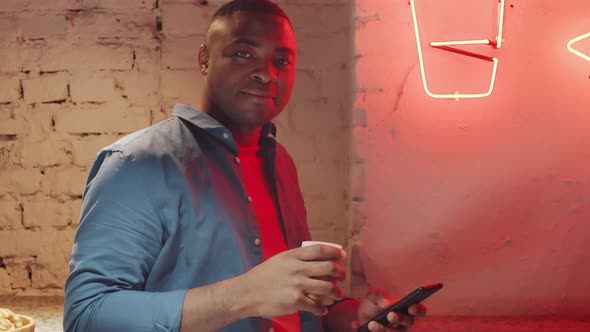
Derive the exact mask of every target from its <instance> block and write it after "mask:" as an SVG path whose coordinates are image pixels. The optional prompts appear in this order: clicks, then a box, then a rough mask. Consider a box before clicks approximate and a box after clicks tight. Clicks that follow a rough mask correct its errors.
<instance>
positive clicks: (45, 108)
mask: <svg viewBox="0 0 590 332" xmlns="http://www.w3.org/2000/svg"><path fill="white" fill-rule="evenodd" d="M63 108H64V106H63V105H62V104H36V105H29V107H28V108H27V109H26V110H25V111H23V112H22V113H21V114H22V115H23V117H24V118H25V121H26V122H27V124H28V126H29V130H28V131H27V133H28V134H29V137H31V138H38V137H47V136H48V135H50V134H51V133H53V117H54V116H55V114H57V112H58V111H60V110H62V109H63Z"/></svg>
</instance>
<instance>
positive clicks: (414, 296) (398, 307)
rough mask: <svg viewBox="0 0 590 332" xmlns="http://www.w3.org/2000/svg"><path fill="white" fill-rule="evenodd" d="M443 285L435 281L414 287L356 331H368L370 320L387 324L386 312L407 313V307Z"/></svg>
mask: <svg viewBox="0 0 590 332" xmlns="http://www.w3.org/2000/svg"><path fill="white" fill-rule="evenodd" d="M442 287H443V284H442V283H436V284H432V285H426V286H422V287H418V288H416V290H414V291H413V292H412V293H410V294H408V295H407V296H406V297H404V298H403V299H401V300H399V301H397V302H396V303H394V304H392V305H391V306H390V307H389V308H387V309H385V310H383V311H382V312H381V313H380V314H378V315H377V316H375V317H374V318H373V319H371V320H369V321H368V322H366V323H365V325H363V326H361V327H359V329H358V330H357V331H358V332H369V323H370V322H371V321H376V322H377V323H379V324H381V325H386V324H387V314H388V313H390V312H392V311H398V312H403V313H406V314H407V313H408V308H409V307H410V306H411V305H412V304H415V303H420V302H422V301H424V300H425V299H426V298H428V297H429V296H430V295H432V294H434V293H436V292H437V291H438V290H440V289H441V288H442Z"/></svg>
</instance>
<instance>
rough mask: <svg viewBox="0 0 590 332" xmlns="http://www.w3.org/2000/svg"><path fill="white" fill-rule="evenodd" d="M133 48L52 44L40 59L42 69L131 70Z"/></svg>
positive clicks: (124, 46) (46, 48)
mask: <svg viewBox="0 0 590 332" xmlns="http://www.w3.org/2000/svg"><path fill="white" fill-rule="evenodd" d="M132 66H133V49H132V48H131V47H129V46H126V45H101V44H93V45H90V46H83V45H68V44H64V45H52V46H47V47H45V49H44V52H43V53H42V55H41V58H40V59H39V67H40V69H41V71H45V72H47V71H62V70H69V71H76V70H78V71H82V70H86V71H93V70H129V69H131V67H132Z"/></svg>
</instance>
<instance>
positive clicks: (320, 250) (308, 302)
mask: <svg viewBox="0 0 590 332" xmlns="http://www.w3.org/2000/svg"><path fill="white" fill-rule="evenodd" d="M344 255H345V253H343V251H341V250H340V249H338V248H334V247H331V246H327V245H313V246H307V247H301V248H296V249H292V250H289V251H285V252H282V253H280V254H278V255H275V256H273V257H272V258H270V259H268V260H267V261H265V262H264V263H262V264H260V265H258V266H256V267H255V268H253V269H252V270H250V271H248V272H247V273H245V274H244V275H242V276H240V277H239V278H240V279H242V280H241V282H242V285H243V286H244V287H245V288H246V289H249V290H250V291H249V292H248V294H249V296H250V297H251V298H250V299H249V300H250V301H251V302H252V303H253V306H254V307H253V309H254V312H253V314H254V315H256V316H280V315H285V314H291V313H294V312H297V311H300V310H301V311H309V312H311V313H313V314H315V315H318V316H323V315H325V314H326V313H327V311H328V310H327V309H326V307H325V306H324V305H323V304H322V303H320V302H321V301H314V300H312V299H310V298H309V297H308V296H307V294H313V295H314V296H317V297H318V298H322V299H331V301H333V300H334V299H340V298H342V297H343V292H342V291H341V290H340V289H339V288H338V286H337V284H336V282H335V281H338V280H344V278H345V272H344V268H343V266H342V260H343V259H344V258H345V257H344Z"/></svg>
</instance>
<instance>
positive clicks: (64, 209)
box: [23, 197, 73, 227]
mask: <svg viewBox="0 0 590 332" xmlns="http://www.w3.org/2000/svg"><path fill="white" fill-rule="evenodd" d="M72 212H73V211H72V204H71V203H69V202H59V201H56V200H53V199H50V198H47V197H43V198H38V199H35V200H31V201H25V202H24V203H23V213H24V226H25V227H35V226H38V227H61V226H67V225H70V224H72V223H73V213H72Z"/></svg>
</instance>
